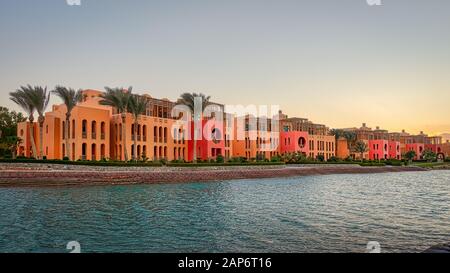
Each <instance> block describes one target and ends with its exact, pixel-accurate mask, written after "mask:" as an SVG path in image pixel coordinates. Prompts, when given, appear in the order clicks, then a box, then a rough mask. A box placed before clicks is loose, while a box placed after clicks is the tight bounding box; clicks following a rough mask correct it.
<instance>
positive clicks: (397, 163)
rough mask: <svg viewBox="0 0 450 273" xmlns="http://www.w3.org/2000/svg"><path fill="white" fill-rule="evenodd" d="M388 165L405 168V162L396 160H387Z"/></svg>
mask: <svg viewBox="0 0 450 273" xmlns="http://www.w3.org/2000/svg"><path fill="white" fill-rule="evenodd" d="M385 163H386V165H389V166H403V165H404V164H403V161H401V160H396V159H390V160H386V162H385Z"/></svg>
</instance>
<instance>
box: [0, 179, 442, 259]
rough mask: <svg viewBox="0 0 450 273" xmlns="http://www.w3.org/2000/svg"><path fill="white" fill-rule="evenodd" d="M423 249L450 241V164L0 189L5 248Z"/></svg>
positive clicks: (1, 245)
mask: <svg viewBox="0 0 450 273" xmlns="http://www.w3.org/2000/svg"><path fill="white" fill-rule="evenodd" d="M74 240H75V241H78V242H80V244H81V248H82V252H365V249H366V246H367V243H368V242H369V241H378V242H379V243H380V244H381V246H382V251H383V252H420V251H423V250H425V249H426V248H428V247H430V246H432V245H434V244H439V243H443V242H450V171H433V172H414V173H388V174H371V175H367V174H365V175H328V176H314V177H301V178H282V179H263V180H238V181H227V182H219V183H189V184H170V185H169V184H166V185H142V186H105V187H84V188H34V189H0V252H67V250H66V244H67V243H68V242H69V241H74Z"/></svg>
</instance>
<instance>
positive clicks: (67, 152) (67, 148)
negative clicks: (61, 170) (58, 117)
mask: <svg viewBox="0 0 450 273" xmlns="http://www.w3.org/2000/svg"><path fill="white" fill-rule="evenodd" d="M69 124H70V116H69V117H67V118H66V124H65V125H64V131H65V134H66V138H65V141H66V150H65V153H66V156H65V157H67V158H69V159H70V144H69V133H70V132H69ZM72 130H73V129H72Z"/></svg>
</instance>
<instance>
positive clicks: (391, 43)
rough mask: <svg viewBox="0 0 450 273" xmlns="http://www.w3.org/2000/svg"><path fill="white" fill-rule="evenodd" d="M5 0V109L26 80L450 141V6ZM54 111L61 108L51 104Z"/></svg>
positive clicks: (1, 23)
mask: <svg viewBox="0 0 450 273" xmlns="http://www.w3.org/2000/svg"><path fill="white" fill-rule="evenodd" d="M381 2H382V5H379V6H376V5H375V6H370V5H368V4H367V2H366V0H340V1H336V0H311V1H301V0H293V1H290V0H270V1H268V0H226V1H225V0H222V1H218V0H217V1H212V0H179V1H176V0H162V1H156V0H81V5H80V6H70V5H67V2H66V0H2V1H1V2H0V105H2V106H6V107H9V108H12V109H16V110H18V108H17V107H16V106H15V105H14V104H13V103H12V102H11V101H10V100H9V95H8V94H9V92H11V91H14V90H16V89H17V88H18V87H20V86H21V85H25V84H32V85H43V86H48V88H50V89H51V88H53V87H54V86H55V85H58V84H59V85H65V86H68V87H73V88H83V89H88V88H89V89H103V87H104V86H110V87H116V86H119V87H128V86H133V87H134V91H135V92H136V93H140V94H144V93H148V94H150V95H151V96H153V97H156V98H169V99H171V100H176V99H177V98H178V96H179V94H181V93H182V92H202V93H205V94H208V95H210V96H211V97H212V100H214V101H215V102H220V103H224V104H232V105H235V104H242V105H249V104H256V105H272V104H278V105H279V106H280V108H281V109H283V112H285V113H286V114H288V115H289V116H297V117H305V118H309V119H310V120H312V121H314V122H317V123H322V124H326V125H328V126H329V127H331V128H342V127H354V126H361V124H362V123H363V122H364V123H367V124H368V126H371V127H373V128H374V127H376V126H380V127H381V128H384V129H388V130H390V131H400V130H402V129H406V130H407V131H409V132H411V133H418V132H419V131H425V132H428V133H429V134H441V133H450V118H449V117H450V107H449V101H450V31H449V26H450V1H448V0H382V1H381ZM52 103H59V102H58V101H57V99H56V98H55V99H52Z"/></svg>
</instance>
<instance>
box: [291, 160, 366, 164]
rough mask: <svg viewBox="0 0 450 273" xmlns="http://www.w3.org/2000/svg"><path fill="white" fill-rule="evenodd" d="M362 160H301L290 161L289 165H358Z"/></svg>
mask: <svg viewBox="0 0 450 273" xmlns="http://www.w3.org/2000/svg"><path fill="white" fill-rule="evenodd" d="M359 163H360V162H350V161H339V162H335V161H324V162H320V161H299V162H288V163H286V164H288V165H302V164H303V165H357V164H359Z"/></svg>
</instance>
